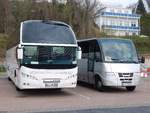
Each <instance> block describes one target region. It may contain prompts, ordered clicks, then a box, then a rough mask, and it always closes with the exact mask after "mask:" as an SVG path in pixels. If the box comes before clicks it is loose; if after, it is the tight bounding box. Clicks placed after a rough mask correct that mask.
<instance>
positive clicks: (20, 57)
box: [17, 48, 23, 60]
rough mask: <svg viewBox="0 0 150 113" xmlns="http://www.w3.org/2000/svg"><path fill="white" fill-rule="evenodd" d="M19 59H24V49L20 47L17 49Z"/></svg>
mask: <svg viewBox="0 0 150 113" xmlns="http://www.w3.org/2000/svg"><path fill="white" fill-rule="evenodd" d="M17 59H18V60H22V59H23V49H22V48H18V49H17Z"/></svg>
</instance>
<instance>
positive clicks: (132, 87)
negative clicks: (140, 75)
mask: <svg viewBox="0 0 150 113" xmlns="http://www.w3.org/2000/svg"><path fill="white" fill-rule="evenodd" d="M135 88H136V86H127V87H126V89H127V90H128V91H134V90H135Z"/></svg>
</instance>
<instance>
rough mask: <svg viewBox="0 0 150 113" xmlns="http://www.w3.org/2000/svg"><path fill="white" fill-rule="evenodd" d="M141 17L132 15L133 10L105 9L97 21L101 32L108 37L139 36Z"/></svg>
mask: <svg viewBox="0 0 150 113" xmlns="http://www.w3.org/2000/svg"><path fill="white" fill-rule="evenodd" d="M139 21H140V16H139V15H136V14H132V10H131V9H124V8H105V9H103V10H102V12H101V14H100V16H99V18H98V19H97V20H96V23H97V24H98V26H99V28H100V30H101V31H104V32H105V33H106V34H108V35H116V36H125V35H139V33H140V25H139V24H140V23H139Z"/></svg>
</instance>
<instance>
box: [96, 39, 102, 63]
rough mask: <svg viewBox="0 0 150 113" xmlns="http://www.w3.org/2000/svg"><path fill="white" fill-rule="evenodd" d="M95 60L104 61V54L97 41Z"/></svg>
mask: <svg viewBox="0 0 150 113" xmlns="http://www.w3.org/2000/svg"><path fill="white" fill-rule="evenodd" d="M95 60H96V61H98V62H102V54H101V50H100V47H99V45H98V43H97V42H96V44H95Z"/></svg>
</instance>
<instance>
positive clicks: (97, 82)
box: [95, 77, 104, 92]
mask: <svg viewBox="0 0 150 113" xmlns="http://www.w3.org/2000/svg"><path fill="white" fill-rule="evenodd" d="M95 87H96V89H97V90H98V91H101V92H102V91H104V86H103V82H102V80H101V79H100V78H99V77H96V78H95Z"/></svg>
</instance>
